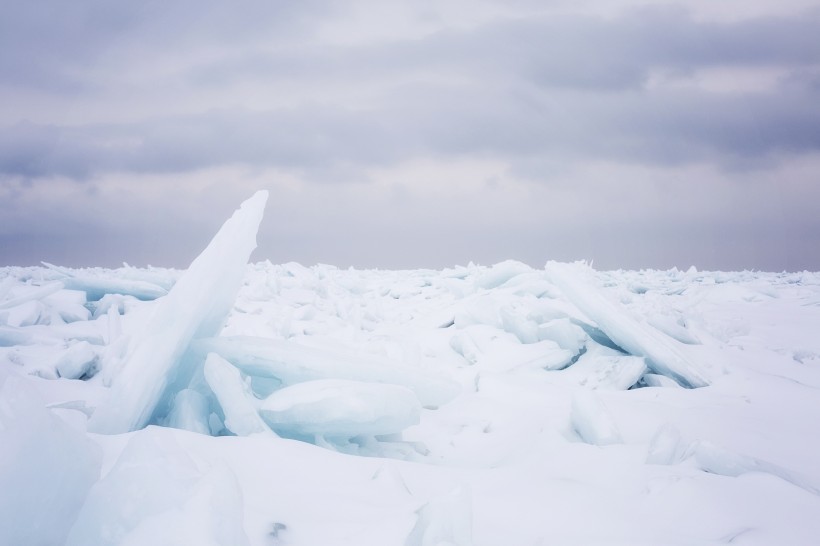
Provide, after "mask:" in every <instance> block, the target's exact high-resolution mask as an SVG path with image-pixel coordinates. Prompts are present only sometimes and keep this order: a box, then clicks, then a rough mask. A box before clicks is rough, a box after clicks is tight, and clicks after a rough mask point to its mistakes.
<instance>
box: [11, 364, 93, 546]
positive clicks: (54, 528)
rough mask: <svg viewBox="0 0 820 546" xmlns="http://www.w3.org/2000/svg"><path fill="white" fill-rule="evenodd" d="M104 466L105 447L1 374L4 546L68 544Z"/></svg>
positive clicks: (17, 380)
mask: <svg viewBox="0 0 820 546" xmlns="http://www.w3.org/2000/svg"><path fill="white" fill-rule="evenodd" d="M101 461H102V450H101V449H100V448H99V446H97V445H96V444H95V443H94V442H93V441H91V440H90V439H88V438H87V437H86V436H85V435H84V434H83V433H82V432H79V431H77V430H75V429H73V428H72V427H70V426H69V425H68V424H66V423H65V422H63V421H62V420H61V419H59V418H58V417H55V416H54V415H53V414H52V412H50V411H49V410H47V409H46V408H45V406H44V404H43V401H42V400H41V399H40V397H39V395H38V394H37V392H36V391H35V390H34V389H33V388H32V387H31V386H30V385H29V384H28V383H27V382H26V381H24V380H23V379H22V378H20V377H18V376H16V375H7V374H6V373H5V371H4V370H0V544H9V545H12V544H63V543H64V542H65V539H66V535H67V534H68V531H69V529H71V526H72V525H73V524H74V520H75V519H76V518H77V515H78V513H79V512H80V508H81V507H82V505H83V503H84V502H85V498H86V495H87V494H88V492H89V490H90V489H91V487H92V486H93V485H94V482H96V481H97V479H98V478H99V476H100V464H101Z"/></svg>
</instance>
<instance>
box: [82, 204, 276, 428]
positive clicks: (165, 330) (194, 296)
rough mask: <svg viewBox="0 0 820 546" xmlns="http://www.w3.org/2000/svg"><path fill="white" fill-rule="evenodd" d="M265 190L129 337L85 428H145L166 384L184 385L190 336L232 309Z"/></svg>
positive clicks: (218, 323)
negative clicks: (106, 393) (104, 397)
mask: <svg viewBox="0 0 820 546" xmlns="http://www.w3.org/2000/svg"><path fill="white" fill-rule="evenodd" d="M267 197H268V194H267V192H263V191H260V192H258V193H256V194H255V195H254V196H253V197H252V198H250V199H249V200H247V201H246V202H244V203H243V204H242V206H241V207H240V208H239V210H237V211H236V213H234V215H233V216H232V217H231V218H230V219H229V220H228V221H227V222H225V224H224V225H223V226H222V228H221V229H220V230H219V232H218V233H217V234H216V236H215V237H214V238H213V240H212V241H211V243H210V244H209V245H208V247H207V248H206V249H205V250H204V251H203V252H202V254H200V255H199V256H198V257H197V258H196V259H195V260H194V261H193V262H192V263H191V266H190V267H189V268H188V270H187V271H186V272H185V274H184V275H183V276H182V277H181V278H180V279H179V281H177V283H176V284H175V285H174V288H173V289H172V290H171V292H169V293H168V295H167V296H166V297H165V298H163V299H162V301H161V302H159V305H158V306H157V308H156V310H155V311H154V315H153V318H152V319H151V321H150V322H149V323H148V324H147V327H146V329H145V330H144V331H143V332H142V333H141V335H140V336H139V337H138V338H137V339H136V340H135V341H134V345H133V349H132V350H131V352H130V353H129V354H128V356H127V357H126V359H125V361H124V363H123V366H122V370H121V371H120V373H119V375H118V376H117V377H116V379H115V380H114V385H113V387H112V389H111V396H110V401H109V402H108V403H107V404H106V405H104V406H101V407H99V408H97V411H96V412H95V413H94V415H93V417H92V418H91V421H90V422H89V429H90V430H93V431H95V432H102V433H108V434H112V433H119V432H128V431H130V430H136V429H139V428H142V427H144V426H145V425H146V424H148V422H149V420H150V419H151V417H152V416H153V414H154V411H155V410H156V408H157V406H158V405H160V404H161V403H162V402H166V403H167V404H170V400H163V397H165V398H169V396H173V394H174V393H173V392H172V393H170V394H167V393H166V389H168V387H169V385H172V384H179V385H182V386H183V388H184V386H186V385H187V382H188V380H189V378H190V376H191V375H192V374H193V371H194V370H191V369H186V367H187V366H186V364H188V363H189V361H188V360H186V359H183V355H184V354H185V351H186V350H187V348H188V345H189V344H190V342H191V340H193V339H195V338H201V337H208V336H213V335H216V334H217V333H219V331H220V330H221V328H222V326H223V323H224V321H225V319H226V317H227V315H228V313H229V312H230V310H231V309H232V308H233V304H234V300H235V299H236V295H237V293H238V291H239V288H240V286H241V284H242V279H243V277H244V275H245V268H246V265H247V262H248V258H249V257H250V254H251V252H252V251H253V249H254V248H256V232H257V230H258V229H259V223H260V222H261V220H262V214H263V211H264V208H265V203H266V201H267Z"/></svg>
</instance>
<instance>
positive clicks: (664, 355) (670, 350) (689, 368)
mask: <svg viewBox="0 0 820 546" xmlns="http://www.w3.org/2000/svg"><path fill="white" fill-rule="evenodd" d="M546 271H547V275H548V276H549V278H550V280H551V281H552V282H553V283H555V285H556V286H558V288H560V289H561V291H562V292H563V293H564V295H565V296H566V297H567V298H569V299H570V301H572V303H573V304H575V306H576V307H578V309H580V310H581V312H583V313H584V314H586V315H587V316H588V317H589V318H590V319H592V320H593V321H595V323H596V324H597V325H598V327H599V328H600V329H601V330H602V331H603V332H604V333H605V334H606V335H607V336H609V338H610V339H612V341H614V342H615V343H617V344H618V345H619V346H620V347H622V348H623V349H625V350H626V351H629V352H630V353H631V354H633V355H638V356H643V357H646V359H647V366H648V367H649V368H650V369H651V370H653V371H655V372H657V373H659V374H661V375H666V376H668V377H671V378H673V379H675V381H677V382H679V383H681V384H683V385H685V386H689V387H704V386H706V385H708V384H709V379H708V377H707V374H706V372H705V371H704V370H703V369H702V367H701V366H699V365H698V364H696V363H695V362H693V361H692V360H690V359H689V358H687V357H686V356H685V355H684V354H683V352H682V351H681V349H680V348H679V347H678V342H676V341H675V340H673V339H672V338H670V337H667V336H665V335H664V334H662V333H661V332H659V331H658V330H656V329H654V328H652V327H651V326H647V325H644V324H641V323H640V322H638V321H636V320H635V319H633V318H631V317H630V316H628V315H627V314H626V313H625V312H623V311H622V310H620V309H618V307H616V305H615V304H613V303H612V302H610V300H609V299H607V298H606V297H605V296H604V295H603V294H601V292H600V291H599V290H598V289H597V288H596V287H595V286H594V284H593V283H592V282H586V281H585V280H584V279H587V278H589V277H590V276H591V273H592V269H591V268H590V267H588V266H586V265H583V264H580V263H575V264H561V263H556V262H549V263H547V266H546Z"/></svg>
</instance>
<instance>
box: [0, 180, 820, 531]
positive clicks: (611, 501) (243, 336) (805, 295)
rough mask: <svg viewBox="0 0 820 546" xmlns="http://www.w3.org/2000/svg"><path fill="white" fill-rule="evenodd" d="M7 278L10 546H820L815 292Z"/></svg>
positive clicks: (780, 285) (317, 279) (156, 273)
mask: <svg viewBox="0 0 820 546" xmlns="http://www.w3.org/2000/svg"><path fill="white" fill-rule="evenodd" d="M265 198H266V196H265V195H264V194H257V195H256V196H255V197H254V198H252V199H251V200H249V201H248V202H246V203H245V204H244V205H243V207H242V208H241V209H240V210H239V211H237V213H236V214H235V215H234V217H233V218H232V219H230V220H229V221H228V222H226V224H225V226H224V227H223V229H222V230H221V231H220V233H219V234H218V235H217V236H216V237H215V238H214V241H213V242H212V243H211V245H210V246H209V247H208V248H207V249H206V250H205V251H204V252H203V253H202V255H200V257H199V258H197V260H196V261H195V262H194V263H193V264H192V265H191V267H190V268H189V269H188V270H187V271H184V272H182V271H175V270H166V269H160V268H148V269H139V268H133V267H128V266H124V267H123V268H120V269H117V270H104V269H83V270H69V269H65V268H60V267H56V266H51V265H44V266H43V267H25V268H23V267H7V268H2V269H0V544H9V545H11V544H15V545H25V544H55V545H56V544H68V545H76V546H79V545H90V544H95V545H109V544H110V545H113V544H127V545H143V544H144V545H161V544H169V545H170V544H179V545H183V544H185V545H188V544H199V545H204V544H208V545H211V544H213V545H223V546H228V545H243V544H244V545H258V546H263V545H264V546H271V545H288V546H317V545H327V544H333V545H356V546H362V545H374V546H390V545H397V546H400V545H404V546H435V545H445V544H449V545H458V546H466V545H475V546H498V545H533V546H534V545H552V544H561V545H564V544H570V545H571V544H577V545H593V544H601V545H615V544H619V545H636V544H647V545H650V544H651V545H656V544H664V545H675V544H680V545H707V544H710V545H711V544H730V543H731V544H790V545H802V544H806V545H809V544H816V543H817V541H818V538H817V537H820V517H818V515H820V464H818V462H817V461H818V452H820V420H818V418H817V416H818V415H820V274H817V273H809V272H803V273H779V274H774V273H761V272H736V273H718V272H699V271H696V270H695V269H694V268H692V269H690V270H689V271H678V270H671V271H640V272H638V271H610V272H602V271H594V270H593V269H591V268H590V267H589V266H587V265H585V264H557V263H549V264H547V265H546V267H545V268H544V269H533V268H530V267H528V266H526V265H524V264H521V263H517V262H512V261H509V262H503V263H500V264H496V265H494V266H492V267H482V266H475V265H472V264H471V265H468V266H466V267H455V268H452V269H445V270H443V271H432V270H414V271H371V270H367V271H363V270H353V269H350V270H342V269H338V268H335V267H332V266H327V265H317V266H314V267H304V266H301V265H299V264H295V263H289V264H283V265H274V264H271V263H269V262H262V263H256V264H250V265H248V264H247V260H248V257H249V255H250V252H251V251H252V249H253V247H254V246H255V236H256V229H257V227H258V223H259V220H260V219H261V215H262V211H263V209H264V205H265Z"/></svg>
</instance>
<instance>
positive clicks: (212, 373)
mask: <svg viewBox="0 0 820 546" xmlns="http://www.w3.org/2000/svg"><path fill="white" fill-rule="evenodd" d="M205 380H206V381H207V382H208V386H209V387H211V390H212V391H213V392H214V394H215V395H216V399H217V401H218V402H219V405H220V406H221V407H222V411H223V413H224V414H225V427H226V428H227V429H228V430H230V431H231V432H233V433H234V434H236V435H237V436H249V435H251V434H256V433H259V432H264V433H268V434H270V433H271V430H270V429H269V428H268V426H267V425H266V424H265V422H264V421H263V420H262V418H261V417H260V416H259V412H258V410H257V409H256V407H255V406H254V403H253V401H254V398H253V394H251V391H250V387H248V386H247V385H246V384H245V383H244V382H243V380H242V375H241V373H240V372H239V370H237V369H236V368H235V367H233V366H232V365H231V364H230V363H229V362H227V361H226V360H225V359H224V358H222V357H221V356H219V355H216V354H213V353H211V354H209V355H208V358H207V359H206V360H205Z"/></svg>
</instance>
